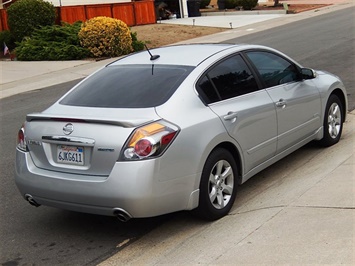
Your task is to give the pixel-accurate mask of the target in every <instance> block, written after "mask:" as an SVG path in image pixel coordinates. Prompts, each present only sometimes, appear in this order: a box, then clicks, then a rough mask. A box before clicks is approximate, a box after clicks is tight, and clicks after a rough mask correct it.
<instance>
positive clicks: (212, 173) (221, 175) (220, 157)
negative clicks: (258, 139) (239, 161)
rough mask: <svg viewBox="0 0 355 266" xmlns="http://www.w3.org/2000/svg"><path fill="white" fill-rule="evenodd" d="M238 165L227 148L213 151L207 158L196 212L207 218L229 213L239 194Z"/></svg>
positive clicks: (215, 217) (217, 217) (212, 218)
mask: <svg viewBox="0 0 355 266" xmlns="http://www.w3.org/2000/svg"><path fill="white" fill-rule="evenodd" d="M237 174H238V171H237V165H236V162H235V160H234V158H233V156H232V155H231V154H230V152H228V151H227V150H225V149H217V150H215V151H213V152H212V153H211V154H210V156H209V157H208V158H207V160H206V163H205V166H204V168H203V171H202V176H201V182H200V198H199V206H198V208H197V209H196V210H195V213H196V214H197V215H198V216H199V217H201V218H204V219H207V220H217V219H219V218H221V217H223V216H225V215H227V214H228V212H229V211H230V209H231V208H232V206H233V203H234V200H235V197H236V194H237Z"/></svg>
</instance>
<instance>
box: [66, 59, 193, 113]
mask: <svg viewBox="0 0 355 266" xmlns="http://www.w3.org/2000/svg"><path fill="white" fill-rule="evenodd" d="M192 69H193V67H191V66H171V65H168V66H167V65H120V66H112V65H111V66H108V67H106V68H104V69H102V70H101V71H99V72H97V73H96V74H94V75H93V76H91V77H90V78H88V79H87V80H85V81H84V82H83V83H81V84H80V85H79V86H78V87H76V88H75V89H74V90H73V91H72V92H70V93H69V94H68V95H67V96H65V97H64V98H63V99H62V100H61V101H60V104H63V105H73V106H87V107H105V108H148V107H155V106H158V105H161V104H163V103H165V102H166V101H167V100H168V99H169V98H170V97H171V95H173V93H174V92H175V90H176V89H177V88H178V87H179V85H180V84H181V82H182V81H183V80H184V79H185V78H186V77H187V75H188V74H189V73H190V72H191V71H192Z"/></svg>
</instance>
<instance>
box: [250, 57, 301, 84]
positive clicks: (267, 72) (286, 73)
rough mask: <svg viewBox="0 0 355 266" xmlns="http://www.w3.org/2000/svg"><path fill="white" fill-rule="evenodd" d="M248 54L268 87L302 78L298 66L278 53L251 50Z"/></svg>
mask: <svg viewBox="0 0 355 266" xmlns="http://www.w3.org/2000/svg"><path fill="white" fill-rule="evenodd" d="M247 55H248V57H249V59H250V60H251V61H252V63H253V64H254V65H255V67H256V69H257V70H258V72H259V74H260V76H261V79H262V81H263V82H264V84H265V86H266V87H267V88H269V87H273V86H277V85H280V84H284V83H289V82H293V81H299V80H300V74H299V71H298V68H297V66H296V65H294V64H293V63H291V62H289V61H288V60H286V59H284V58H282V57H280V56H278V55H276V54H273V53H270V52H264V51H251V52H247Z"/></svg>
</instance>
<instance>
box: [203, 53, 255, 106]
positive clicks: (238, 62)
mask: <svg viewBox="0 0 355 266" xmlns="http://www.w3.org/2000/svg"><path fill="white" fill-rule="evenodd" d="M258 89H259V88H258V85H257V83H256V80H255V78H254V76H253V74H252V72H251V71H250V69H249V67H248V66H247V64H246V63H245V61H244V60H243V59H242V57H241V56H240V55H236V56H233V57H230V58H228V59H226V60H224V61H222V62H220V63H219V64H217V65H216V66H214V67H213V68H212V69H211V70H210V71H208V73H207V74H206V75H205V76H204V77H203V78H202V79H201V80H200V81H199V83H198V91H199V94H200V96H201V97H202V99H203V100H204V101H205V103H207V104H208V103H213V102H217V101H219V100H225V99H229V98H233V97H237V96H240V95H244V94H247V93H250V92H254V91H256V90H258Z"/></svg>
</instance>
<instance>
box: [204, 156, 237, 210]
mask: <svg viewBox="0 0 355 266" xmlns="http://www.w3.org/2000/svg"><path fill="white" fill-rule="evenodd" d="M233 188H234V174H233V169H232V167H231V165H230V164H229V163H228V162H227V161H225V160H221V161H218V162H217V163H216V164H215V165H214V166H213V168H212V171H211V173H210V180H209V184H208V191H209V197H210V201H211V203H212V205H213V206H214V207H215V208H216V209H222V208H224V207H225V206H226V205H227V204H228V203H229V201H230V199H231V196H232V193H233Z"/></svg>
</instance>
